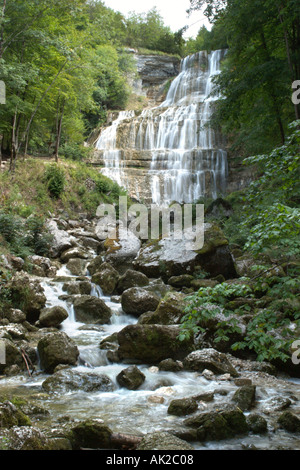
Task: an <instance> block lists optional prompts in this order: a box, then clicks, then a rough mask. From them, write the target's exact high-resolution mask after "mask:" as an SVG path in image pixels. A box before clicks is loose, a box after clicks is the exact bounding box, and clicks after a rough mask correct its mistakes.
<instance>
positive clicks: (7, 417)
mask: <svg viewBox="0 0 300 470" xmlns="http://www.w3.org/2000/svg"><path fill="white" fill-rule="evenodd" d="M30 425H31V422H30V419H29V418H28V417H27V416H26V415H25V414H24V413H23V412H22V411H21V410H19V409H18V408H17V407H16V406H15V405H13V404H12V403H11V402H10V401H5V402H3V403H0V428H11V427H13V426H30Z"/></svg>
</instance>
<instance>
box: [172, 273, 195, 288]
mask: <svg viewBox="0 0 300 470" xmlns="http://www.w3.org/2000/svg"><path fill="white" fill-rule="evenodd" d="M193 280H194V277H193V276H192V275H191V274H181V275H179V276H172V277H170V278H169V279H168V284H169V285H170V286H172V287H178V288H181V287H190V286H191V282H192V281H193Z"/></svg>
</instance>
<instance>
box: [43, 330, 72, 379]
mask: <svg viewBox="0 0 300 470" xmlns="http://www.w3.org/2000/svg"><path fill="white" fill-rule="evenodd" d="M37 349H38V353H39V357H40V362H41V368H42V369H43V370H44V371H45V372H47V373H50V374H51V373H53V371H54V369H55V367H56V366H57V365H59V364H68V365H75V364H76V363H77V360H78V357H79V350H78V348H77V346H76V344H75V343H74V341H73V340H72V339H71V338H69V337H68V336H67V335H66V333H64V332H60V331H57V332H53V333H48V334H47V335H46V336H44V338H42V339H41V340H40V341H39V342H38V345H37Z"/></svg>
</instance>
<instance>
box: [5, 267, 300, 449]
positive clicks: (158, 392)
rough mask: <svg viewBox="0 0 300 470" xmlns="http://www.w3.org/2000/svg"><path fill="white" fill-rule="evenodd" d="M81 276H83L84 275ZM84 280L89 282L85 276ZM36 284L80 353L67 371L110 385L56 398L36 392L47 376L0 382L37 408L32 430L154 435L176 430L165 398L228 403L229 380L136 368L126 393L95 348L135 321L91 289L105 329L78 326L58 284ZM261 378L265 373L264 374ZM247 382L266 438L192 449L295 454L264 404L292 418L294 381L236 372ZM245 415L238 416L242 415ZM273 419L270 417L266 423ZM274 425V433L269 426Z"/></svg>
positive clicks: (294, 440)
mask: <svg viewBox="0 0 300 470" xmlns="http://www.w3.org/2000/svg"><path fill="white" fill-rule="evenodd" d="M87 274H88V273H87ZM61 276H67V277H73V278H74V279H76V276H72V274H71V273H70V272H69V271H68V270H67V268H66V267H65V266H63V267H62V268H61V269H60V270H59V271H58V272H57V277H58V278H59V277H61ZM89 278H90V277H89ZM40 280H41V285H42V287H43V288H44V290H45V295H46V297H47V305H46V306H47V307H52V306H54V305H61V306H62V307H64V308H65V309H66V310H67V311H68V313H69V317H68V318H67V319H66V320H65V321H64V322H63V323H62V325H61V330H62V331H64V332H65V333H66V334H67V335H68V336H69V337H71V338H73V340H74V341H75V342H76V344H77V346H78V348H79V351H80V365H78V366H76V367H75V370H78V371H81V372H91V371H92V372H93V373H99V374H105V375H107V376H108V377H109V378H110V379H111V380H112V381H113V382H114V385H115V390H114V391H111V392H93V393H90V392H89V393H86V392H83V391H78V390H77V391H73V392H66V393H63V394H59V395H58V394H46V393H45V391H44V390H43V388H42V383H43V381H44V380H45V379H46V378H47V377H48V375H47V374H44V373H43V372H42V371H37V373H35V374H33V376H32V377H29V376H25V375H22V376H13V377H5V378H3V379H2V380H1V382H0V394H1V393H8V392H9V393H10V394H15V395H18V396H23V397H24V398H30V400H31V401H34V402H36V403H37V404H39V406H43V407H44V408H46V409H47V410H48V411H49V412H50V415H49V417H46V419H45V418H44V419H42V420H41V421H39V423H38V426H39V427H41V428H44V429H47V428H48V429H49V428H50V427H52V428H55V427H57V423H58V422H59V420H63V419H64V417H66V416H67V417H69V418H70V419H73V420H75V421H78V420H85V419H87V418H94V419H101V420H103V421H104V422H105V423H106V424H107V425H108V426H109V427H110V428H111V429H112V430H113V432H121V433H127V434H132V435H137V436H139V435H140V436H141V435H144V434H146V433H150V432H154V431H158V430H163V431H167V430H178V429H179V428H180V424H181V423H182V422H183V421H184V420H185V419H186V416H185V417H178V416H172V415H170V414H168V413H167V409H168V405H169V403H170V401H171V400H172V399H175V398H183V397H189V396H194V395H199V394H202V393H207V392H214V400H213V406H214V407H220V408H221V407H222V406H224V404H226V403H229V402H230V401H231V398H232V395H233V393H234V392H235V391H236V389H237V387H236V385H235V384H234V383H233V381H230V380H228V378H227V379H226V378H225V377H222V376H214V378H213V379H212V380H211V379H208V378H205V376H204V375H203V374H200V373H198V372H188V371H181V372H176V373H174V372H163V371H159V370H158V368H157V367H151V366H149V365H139V366H138V367H139V368H140V370H141V371H142V372H143V373H144V374H145V376H146V380H145V381H144V383H143V384H142V386H141V387H140V388H139V389H138V390H136V391H131V390H128V389H126V388H122V387H120V386H119V384H118V383H117V380H116V376H117V375H118V374H119V372H120V371H121V370H123V369H125V368H126V367H128V364H124V363H122V364H121V363H120V364H118V363H110V362H109V361H108V360H107V357H106V350H101V349H100V348H99V344H100V341H101V340H103V339H104V338H105V337H107V336H109V335H111V334H112V333H114V332H117V331H120V330H121V329H122V328H124V327H125V326H126V325H128V324H134V323H136V322H137V319H136V318H134V317H130V316H128V315H125V314H124V313H123V311H122V308H121V304H119V303H116V302H113V301H112V300H111V298H110V297H105V296H103V294H102V291H101V289H100V288H99V287H97V286H95V285H93V287H92V294H91V295H94V296H96V297H101V298H102V299H103V300H104V301H105V302H106V303H107V305H108V306H109V307H110V308H111V309H112V311H113V317H112V320H111V323H110V324H108V325H101V326H99V325H95V326H94V325H84V324H83V323H80V322H77V321H76V319H75V315H74V310H73V307H72V305H71V304H70V303H68V301H67V300H62V299H60V297H61V296H64V295H65V294H66V292H64V291H63V289H62V286H63V282H57V281H56V280H55V278H54V279H48V278H40ZM265 375H267V374H265ZM247 376H248V377H249V378H251V379H252V380H253V383H254V384H255V385H256V396H257V403H256V407H255V409H254V411H253V412H255V413H256V412H257V413H264V415H265V417H266V419H267V421H268V427H269V429H268V432H267V433H266V434H264V435H254V434H251V433H250V434H249V435H247V436H242V437H237V438H234V439H229V440H222V441H220V442H217V441H214V442H205V443H203V444H202V443H199V442H194V443H192V445H193V446H194V448H195V449H196V450H204V449H209V450H211V449H222V450H226V449H228V450H239V449H249V448H253V447H254V448H257V449H274V450H275V449H294V450H295V449H296V450H297V449H300V436H299V434H291V433H288V432H286V431H284V430H281V429H276V432H275V431H274V427H275V424H274V423H273V422H272V414H273V413H272V410H273V409H274V408H272V406H273V405H272V403H274V400H275V401H276V399H278V397H281V398H288V399H290V400H291V406H290V410H291V411H292V412H295V413H296V414H297V413H300V405H299V403H300V401H299V400H300V392H299V383H300V379H291V378H288V377H282V378H281V377H277V378H275V377H272V376H270V375H267V379H266V378H265V377H264V375H263V374H260V373H255V372H249V374H248V375H247V372H244V371H243V377H247ZM210 407H211V403H205V402H201V401H200V402H199V408H198V412H199V411H209V410H210V409H211V408H210ZM247 413H248V414H249V412H245V415H247ZM274 419H275V418H274ZM273 424H274V427H273Z"/></svg>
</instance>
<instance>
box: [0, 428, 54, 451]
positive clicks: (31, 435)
mask: <svg viewBox="0 0 300 470" xmlns="http://www.w3.org/2000/svg"><path fill="white" fill-rule="evenodd" d="M5 431H6V432H5V434H4V433H2V432H1V435H0V438H2V439H3V441H2V442H3V443H4V444H3V445H4V448H5V449H6V450H21V451H23V450H50V449H49V441H50V439H48V438H47V437H46V436H45V434H44V433H43V432H42V431H41V430H40V429H38V428H35V427H33V426H13V427H12V428H10V429H8V430H5Z"/></svg>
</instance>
